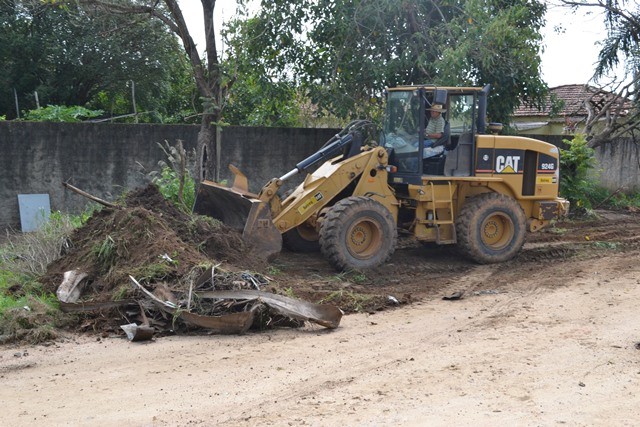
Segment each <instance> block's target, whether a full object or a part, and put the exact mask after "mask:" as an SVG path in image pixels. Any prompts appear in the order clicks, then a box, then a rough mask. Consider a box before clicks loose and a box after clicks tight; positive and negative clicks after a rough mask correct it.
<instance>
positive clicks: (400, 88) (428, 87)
mask: <svg viewBox="0 0 640 427" xmlns="http://www.w3.org/2000/svg"><path fill="white" fill-rule="evenodd" d="M417 89H424V90H426V91H435V90H436V89H438V90H446V91H447V92H449V93H464V92H472V93H473V92H480V91H482V88H481V87H466V86H436V85H433V84H425V85H404V86H395V87H388V88H387V91H389V92H407V91H413V90H417Z"/></svg>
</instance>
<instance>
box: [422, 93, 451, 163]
mask: <svg viewBox="0 0 640 427" xmlns="http://www.w3.org/2000/svg"><path fill="white" fill-rule="evenodd" d="M427 111H429V112H430V116H431V118H430V119H429V123H428V124H427V128H426V129H425V138H426V139H425V140H424V150H423V153H422V158H423V159H426V158H428V157H433V156H437V155H438V154H440V153H442V152H443V151H444V146H443V145H439V146H437V147H433V144H434V143H435V142H436V141H437V140H438V139H440V138H442V135H443V134H444V117H442V113H446V112H447V110H445V109H444V108H442V105H441V104H433V105H432V106H431V108H427Z"/></svg>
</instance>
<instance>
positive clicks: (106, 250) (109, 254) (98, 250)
mask: <svg viewBox="0 0 640 427" xmlns="http://www.w3.org/2000/svg"><path fill="white" fill-rule="evenodd" d="M91 252H92V253H93V255H94V256H95V257H96V259H97V260H98V262H99V263H100V264H101V265H102V267H103V268H104V269H105V270H108V269H109V267H111V266H112V265H113V262H114V261H115V259H116V255H117V248H116V242H115V241H114V240H113V237H111V236H109V235H107V237H105V238H104V240H103V241H102V242H101V243H97V244H96V245H95V246H94V247H93V248H92V249H91Z"/></svg>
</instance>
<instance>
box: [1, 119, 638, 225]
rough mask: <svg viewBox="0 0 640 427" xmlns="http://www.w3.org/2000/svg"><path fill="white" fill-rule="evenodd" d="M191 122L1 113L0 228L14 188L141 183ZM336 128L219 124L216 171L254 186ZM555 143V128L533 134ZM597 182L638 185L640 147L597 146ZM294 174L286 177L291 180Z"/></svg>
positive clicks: (64, 196) (189, 135)
mask: <svg viewBox="0 0 640 427" xmlns="http://www.w3.org/2000/svg"><path fill="white" fill-rule="evenodd" d="M198 129H199V127H198V126H187V125H144V124H142V125H124V124H90V123H28V122H2V121H0V230H2V229H4V228H6V227H13V228H16V229H19V225H20V216H19V209H18V198H17V195H18V194H33V193H47V194H49V196H50V199H51V208H52V209H53V210H60V211H63V212H71V213H78V212H81V211H82V210H83V209H84V208H85V206H86V205H87V204H88V203H89V201H88V200H87V199H85V198H83V197H81V196H79V195H77V194H75V193H73V192H71V191H69V190H65V189H64V188H63V187H62V182H63V181H69V182H70V183H72V184H74V185H75V186H77V187H79V188H81V189H83V190H85V191H87V192H89V193H91V194H93V195H95V196H98V197H101V198H104V199H107V200H114V199H116V198H117V197H118V196H119V195H120V194H122V193H123V192H124V191H125V190H130V189H134V188H137V187H139V186H143V185H146V183H147V182H148V178H147V177H146V174H147V173H148V172H149V171H151V170H154V169H157V163H158V161H159V160H161V159H163V158H164V154H163V152H162V150H161V149H160V148H159V147H158V145H157V143H159V142H163V141H165V140H166V141H168V142H169V143H171V144H174V143H175V141H176V140H178V139H181V140H182V141H183V142H184V146H185V148H186V149H187V150H189V151H191V150H193V149H194V148H195V146H196V140H197V134H198ZM335 133H336V130H335V129H288V128H243V127H234V126H231V127H226V128H224V130H223V131H222V134H221V142H220V148H221V149H220V151H219V156H220V158H219V164H220V171H219V177H220V179H226V180H231V179H232V175H231V173H230V172H229V170H228V168H227V165H228V164H229V163H233V164H234V165H236V166H237V167H238V168H240V170H242V171H243V172H244V173H245V174H246V175H247V177H248V178H249V185H250V190H252V191H254V192H256V191H258V190H259V189H260V188H261V186H262V185H263V184H265V183H266V182H267V181H268V180H269V179H271V178H273V177H279V176H281V175H283V174H284V173H286V172H288V171H289V170H291V169H293V167H294V166H295V164H296V163H298V162H299V161H300V160H302V159H304V158H305V157H307V156H309V155H310V154H312V153H313V152H315V151H316V150H317V149H318V148H319V147H320V146H321V145H322V144H324V143H325V142H326V141H327V140H328V139H329V138H330V137H331V136H333V135H334V134H335ZM533 137H537V138H539V139H542V140H545V141H548V142H551V143H553V144H556V145H559V144H561V143H562V138H563V137H562V136H546V135H544V136H540V135H539V136H533ZM596 156H597V159H598V161H599V163H600V165H601V172H600V180H601V183H602V185H604V186H606V187H607V188H609V189H611V190H616V189H618V188H619V187H621V186H625V187H626V189H627V190H628V191H633V190H636V191H638V190H640V168H639V167H638V165H639V161H640V152H639V149H638V147H637V146H636V145H635V144H634V143H633V142H631V141H620V142H619V143H618V144H616V145H607V146H604V147H600V148H598V149H597V150H596ZM300 179H301V177H298V179H295V180H293V183H294V184H296V183H298V182H300Z"/></svg>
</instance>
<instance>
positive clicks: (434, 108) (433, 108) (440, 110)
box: [427, 104, 447, 113]
mask: <svg viewBox="0 0 640 427" xmlns="http://www.w3.org/2000/svg"><path fill="white" fill-rule="evenodd" d="M427 111H436V112H438V113H446V112H447V110H446V109H445V108H442V105H441V104H433V105H432V106H431V108H427Z"/></svg>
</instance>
